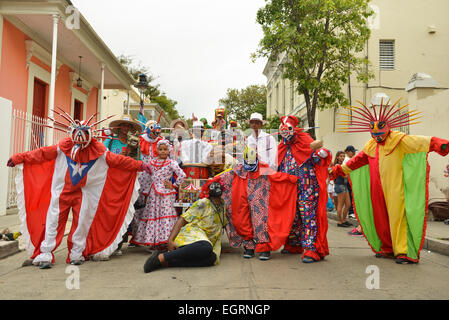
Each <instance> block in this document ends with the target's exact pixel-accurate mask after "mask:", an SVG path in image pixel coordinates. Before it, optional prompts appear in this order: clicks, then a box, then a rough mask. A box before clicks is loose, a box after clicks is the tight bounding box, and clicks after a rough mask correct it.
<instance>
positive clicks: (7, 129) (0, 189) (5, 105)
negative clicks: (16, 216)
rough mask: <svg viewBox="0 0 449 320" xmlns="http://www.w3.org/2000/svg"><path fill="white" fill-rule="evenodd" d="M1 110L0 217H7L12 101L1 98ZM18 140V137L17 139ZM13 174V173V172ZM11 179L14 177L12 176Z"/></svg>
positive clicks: (12, 138)
mask: <svg viewBox="0 0 449 320" xmlns="http://www.w3.org/2000/svg"><path fill="white" fill-rule="evenodd" d="M0 110H2V116H1V117H0V136H1V137H3V139H0V148H1V150H2V152H1V153H0V163H1V164H2V165H0V181H2V183H1V184H0V216H3V215H6V207H7V204H8V191H9V190H8V188H9V187H11V183H10V181H9V180H8V176H9V173H10V171H11V170H12V169H10V168H8V167H7V166H6V162H8V159H9V156H11V154H10V144H11V142H12V141H14V137H12V136H11V118H12V117H11V115H12V102H11V101H10V100H7V99H4V98H2V97H0ZM16 139H17V137H16ZM11 173H12V172H11ZM11 179H13V175H12V174H11Z"/></svg>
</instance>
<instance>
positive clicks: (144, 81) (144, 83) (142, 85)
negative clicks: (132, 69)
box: [134, 73, 149, 115]
mask: <svg viewBox="0 0 449 320" xmlns="http://www.w3.org/2000/svg"><path fill="white" fill-rule="evenodd" d="M134 87H136V88H137V89H138V90H139V92H140V114H142V115H144V114H143V104H144V100H145V91H146V90H147V89H148V87H149V85H148V78H147V76H146V75H145V73H142V74H141V75H140V76H139V83H137V84H135V85H134Z"/></svg>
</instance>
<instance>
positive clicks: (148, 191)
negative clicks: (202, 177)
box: [130, 159, 186, 247]
mask: <svg viewBox="0 0 449 320" xmlns="http://www.w3.org/2000/svg"><path fill="white" fill-rule="evenodd" d="M149 165H150V166H151V170H152V174H151V183H150V184H149V185H147V186H142V193H143V194H144V195H148V199H147V202H146V206H145V208H144V209H143V211H142V212H141V214H140V215H135V216H134V221H133V230H132V234H133V237H132V239H131V241H130V242H131V243H134V244H137V245H145V246H151V247H159V246H165V245H166V244H167V241H168V237H169V236H170V233H171V230H172V229H173V226H174V225H175V223H176V221H177V219H178V215H177V213H176V211H175V208H174V206H173V204H174V202H175V199H176V194H177V191H176V190H170V189H167V188H165V185H164V181H170V179H171V178H172V177H173V175H175V176H176V177H177V178H176V181H175V183H174V186H175V187H179V186H180V185H181V183H182V181H183V180H184V178H185V177H186V175H185V173H184V171H183V170H182V169H181V168H180V167H179V166H178V164H177V162H176V161H175V160H172V159H165V160H161V159H154V160H151V161H150V162H149Z"/></svg>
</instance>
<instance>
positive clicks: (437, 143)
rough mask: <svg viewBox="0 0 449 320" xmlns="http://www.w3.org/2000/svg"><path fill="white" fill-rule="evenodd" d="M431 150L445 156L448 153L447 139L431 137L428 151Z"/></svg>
mask: <svg viewBox="0 0 449 320" xmlns="http://www.w3.org/2000/svg"><path fill="white" fill-rule="evenodd" d="M431 151H435V152H437V153H438V154H440V155H442V156H447V155H448V154H449V141H448V140H445V139H440V138H437V137H432V139H431V140H430V147H429V152H431Z"/></svg>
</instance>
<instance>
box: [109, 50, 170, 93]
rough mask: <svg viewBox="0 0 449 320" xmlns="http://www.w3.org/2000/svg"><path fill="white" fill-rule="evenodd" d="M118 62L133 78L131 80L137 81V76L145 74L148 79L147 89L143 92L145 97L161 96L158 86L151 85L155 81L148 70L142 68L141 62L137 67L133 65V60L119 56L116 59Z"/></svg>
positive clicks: (129, 57) (144, 67)
mask: <svg viewBox="0 0 449 320" xmlns="http://www.w3.org/2000/svg"><path fill="white" fill-rule="evenodd" d="M117 59H118V61H119V62H120V63H121V64H122V65H123V66H124V67H125V68H126V70H128V72H129V73H130V74H131V75H132V76H133V78H134V79H135V80H136V81H138V80H139V76H140V75H141V74H142V73H145V74H146V75H147V77H148V84H149V87H148V89H147V90H146V91H145V95H146V96H150V97H156V96H159V95H160V94H161V92H160V91H159V87H160V85H159V84H152V82H154V81H155V80H156V78H155V77H154V76H153V75H152V74H151V73H150V71H149V69H148V68H147V67H146V66H143V65H142V63H141V62H139V64H138V65H135V63H134V60H133V58H132V57H131V56H125V55H123V54H122V55H120V56H118V57H117Z"/></svg>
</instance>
